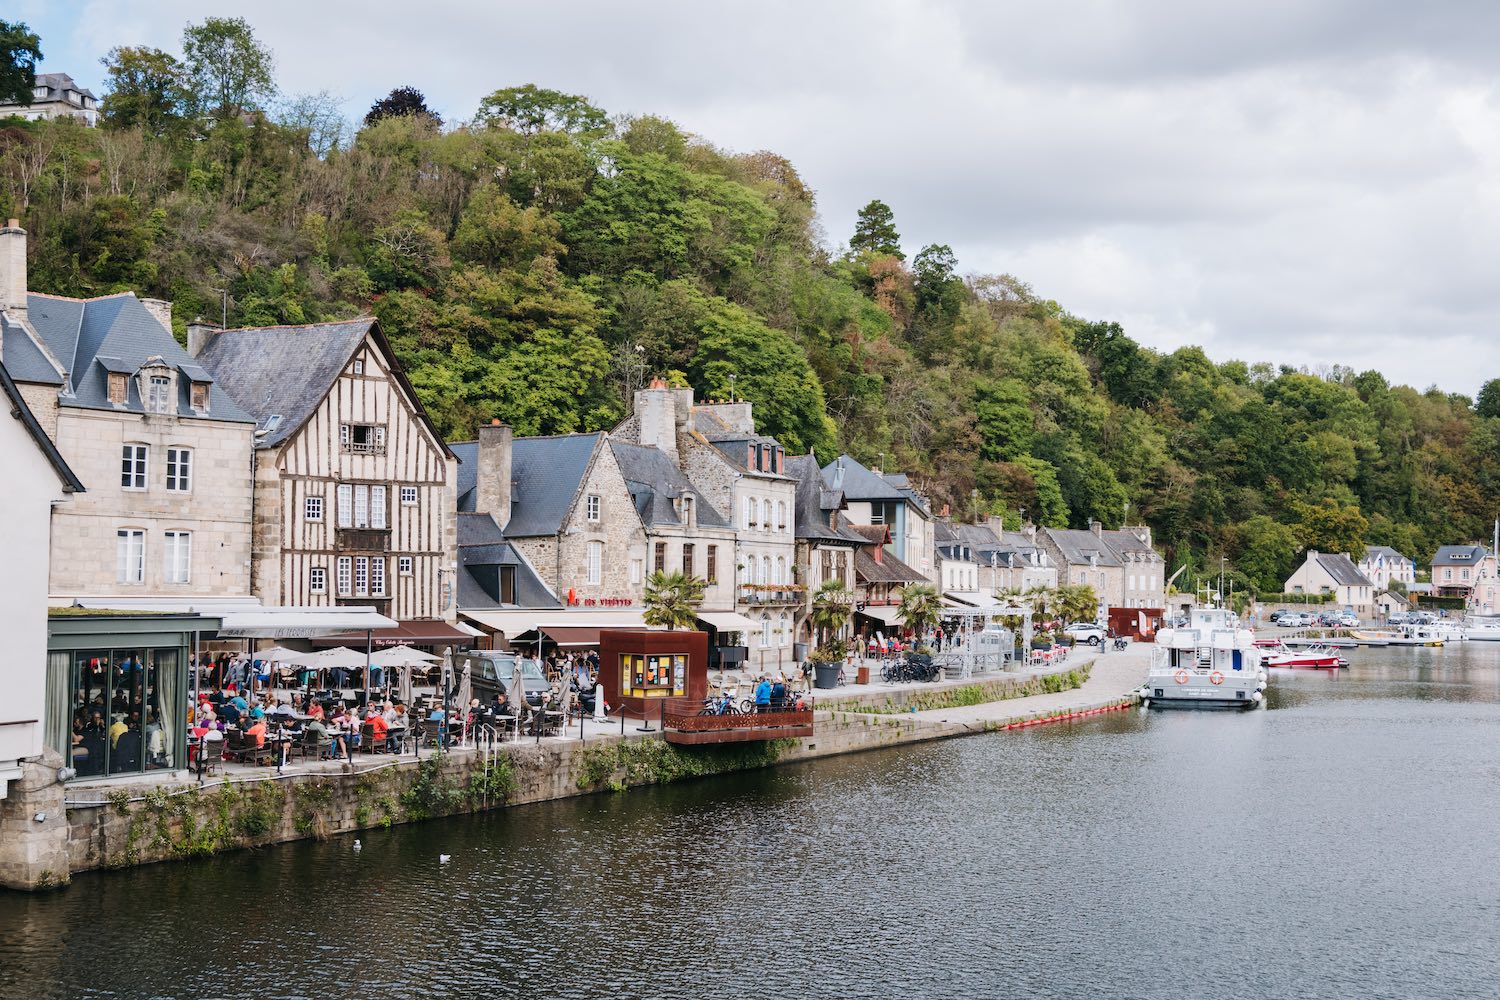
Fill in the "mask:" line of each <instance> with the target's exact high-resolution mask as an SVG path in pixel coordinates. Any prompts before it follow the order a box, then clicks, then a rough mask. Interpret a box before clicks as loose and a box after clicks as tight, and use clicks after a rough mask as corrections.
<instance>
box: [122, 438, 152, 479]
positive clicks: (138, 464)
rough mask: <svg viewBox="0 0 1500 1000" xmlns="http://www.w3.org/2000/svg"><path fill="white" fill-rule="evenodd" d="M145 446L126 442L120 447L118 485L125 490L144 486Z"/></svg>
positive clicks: (146, 452)
mask: <svg viewBox="0 0 1500 1000" xmlns="http://www.w3.org/2000/svg"><path fill="white" fill-rule="evenodd" d="M147 454H148V450H147V447H146V446H145V445H143V444H127V445H125V446H124V447H123V448H121V449H120V486H121V487H123V488H124V489H127V490H143V489H145V488H146V456H147Z"/></svg>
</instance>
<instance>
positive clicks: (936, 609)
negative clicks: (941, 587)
mask: <svg viewBox="0 0 1500 1000" xmlns="http://www.w3.org/2000/svg"><path fill="white" fill-rule="evenodd" d="M897 614H899V615H900V617H901V621H902V622H903V623H904V624H905V625H906V627H907V628H909V629H911V630H912V631H913V632H915V633H916V634H917V635H918V636H919V637H920V636H924V635H926V634H927V632H928V631H929V630H930V629H931V628H932V627H933V626H934V625H936V624H937V621H938V616H939V615H940V614H941V611H940V606H939V604H938V592H937V588H936V587H934V586H933V585H932V584H930V583H911V584H907V585H906V586H905V587H902V588H901V609H900V610H899V611H898V612H897Z"/></svg>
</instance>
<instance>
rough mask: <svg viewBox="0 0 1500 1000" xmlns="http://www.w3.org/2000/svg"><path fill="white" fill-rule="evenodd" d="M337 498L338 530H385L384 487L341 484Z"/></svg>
mask: <svg viewBox="0 0 1500 1000" xmlns="http://www.w3.org/2000/svg"><path fill="white" fill-rule="evenodd" d="M338 498H339V511H338V514H339V527H340V528H374V529H376V530H379V531H384V530H385V528H386V526H387V519H386V507H385V487H384V486H369V485H366V484H364V483H353V484H350V483H341V484H340V485H339V488H338Z"/></svg>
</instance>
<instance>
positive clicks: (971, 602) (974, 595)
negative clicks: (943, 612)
mask: <svg viewBox="0 0 1500 1000" xmlns="http://www.w3.org/2000/svg"><path fill="white" fill-rule="evenodd" d="M943 599H944V603H945V604H947V605H948V607H968V608H998V607H1000V602H999V601H997V600H996V599H995V598H994V597H993V596H991V595H989V594H986V593H984V592H983V591H978V590H948V591H944V592H943Z"/></svg>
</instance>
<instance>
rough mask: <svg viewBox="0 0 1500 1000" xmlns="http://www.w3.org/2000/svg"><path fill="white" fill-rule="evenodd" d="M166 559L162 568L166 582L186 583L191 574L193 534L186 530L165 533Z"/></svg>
mask: <svg viewBox="0 0 1500 1000" xmlns="http://www.w3.org/2000/svg"><path fill="white" fill-rule="evenodd" d="M166 539H167V547H166V553H165V555H166V559H165V561H164V562H163V563H162V570H163V572H164V573H165V575H166V579H167V582H168V583H187V582H188V579H189V577H190V576H191V575H192V566H193V536H192V534H191V533H190V532H187V531H169V532H167V533H166Z"/></svg>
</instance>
